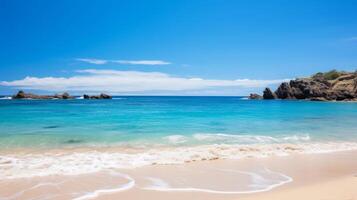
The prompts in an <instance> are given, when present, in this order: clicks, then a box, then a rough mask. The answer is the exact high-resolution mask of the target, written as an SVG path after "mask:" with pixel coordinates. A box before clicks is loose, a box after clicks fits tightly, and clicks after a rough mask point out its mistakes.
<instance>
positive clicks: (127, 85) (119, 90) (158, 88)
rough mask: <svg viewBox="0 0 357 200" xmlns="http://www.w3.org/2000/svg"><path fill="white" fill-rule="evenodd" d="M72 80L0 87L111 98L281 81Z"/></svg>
mask: <svg viewBox="0 0 357 200" xmlns="http://www.w3.org/2000/svg"><path fill="white" fill-rule="evenodd" d="M77 73H78V75H75V76H72V77H43V78H39V77H26V78H24V79H22V80H14V81H2V82H0V85H2V86H9V87H15V88H20V89H33V90H44V91H54V92H60V91H70V92H93V93H94V92H109V93H112V94H124V93H132V94H135V93H137V94H140V93H145V94H157V93H165V94H167V93H173V94H183V93H185V94H188V91H193V92H196V93H197V92H198V93H199V92H200V91H205V92H207V91H208V93H210V92H211V93H212V91H219V92H218V94H222V95H223V94H224V93H225V92H224V90H225V89H227V90H232V89H233V90H234V91H237V93H239V89H244V90H246V89H247V88H262V87H266V86H268V85H271V84H278V83H280V82H282V81H286V80H287V79H284V80H251V79H237V80H218V79H202V78H186V77H176V76H172V75H169V74H165V73H161V72H141V71H119V70H96V69H87V70H80V71H77Z"/></svg>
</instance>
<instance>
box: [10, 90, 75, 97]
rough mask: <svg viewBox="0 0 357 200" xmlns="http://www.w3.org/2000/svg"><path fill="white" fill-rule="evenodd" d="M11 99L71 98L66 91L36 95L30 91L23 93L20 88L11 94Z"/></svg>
mask: <svg viewBox="0 0 357 200" xmlns="http://www.w3.org/2000/svg"><path fill="white" fill-rule="evenodd" d="M12 98H13V99H73V98H74V97H72V96H70V95H69V94H68V93H67V92H65V93H63V94H55V95H37V94H32V93H25V92H24V91H22V90H20V91H19V92H18V93H17V94H16V95H14V96H12Z"/></svg>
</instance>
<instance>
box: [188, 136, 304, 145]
mask: <svg viewBox="0 0 357 200" xmlns="http://www.w3.org/2000/svg"><path fill="white" fill-rule="evenodd" d="M193 138H194V139H196V140H198V141H203V142H205V141H206V142H221V143H222V142H228V143H234V144H268V143H296V142H306V141H309V140H310V136H309V135H308V134H301V135H292V136H280V137H271V136H265V135H232V134H223V133H217V134H209V133H199V134H194V135H193Z"/></svg>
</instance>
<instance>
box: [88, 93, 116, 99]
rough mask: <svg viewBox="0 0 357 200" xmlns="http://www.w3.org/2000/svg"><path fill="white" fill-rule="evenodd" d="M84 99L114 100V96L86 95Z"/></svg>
mask: <svg viewBox="0 0 357 200" xmlns="http://www.w3.org/2000/svg"><path fill="white" fill-rule="evenodd" d="M83 98H84V99H112V96H110V95H108V94H104V93H102V94H100V95H92V96H90V95H87V94H85V95H83Z"/></svg>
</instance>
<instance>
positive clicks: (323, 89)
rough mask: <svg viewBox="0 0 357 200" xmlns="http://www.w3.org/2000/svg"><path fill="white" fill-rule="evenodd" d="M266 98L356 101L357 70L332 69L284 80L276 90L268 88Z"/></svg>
mask: <svg viewBox="0 0 357 200" xmlns="http://www.w3.org/2000/svg"><path fill="white" fill-rule="evenodd" d="M263 94H264V95H263V98H264V99H308V100H312V101H356V100H357V72H353V73H352V72H338V71H336V70H332V71H329V72H326V73H317V74H315V75H313V76H311V77H309V78H297V79H295V80H291V81H290V82H283V83H281V84H280V86H279V87H278V88H277V90H276V91H275V92H272V91H271V90H270V89H269V88H266V89H265V90H264V92H263Z"/></svg>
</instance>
